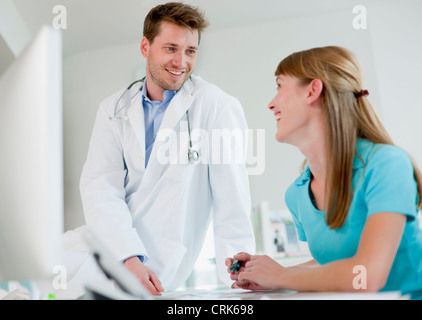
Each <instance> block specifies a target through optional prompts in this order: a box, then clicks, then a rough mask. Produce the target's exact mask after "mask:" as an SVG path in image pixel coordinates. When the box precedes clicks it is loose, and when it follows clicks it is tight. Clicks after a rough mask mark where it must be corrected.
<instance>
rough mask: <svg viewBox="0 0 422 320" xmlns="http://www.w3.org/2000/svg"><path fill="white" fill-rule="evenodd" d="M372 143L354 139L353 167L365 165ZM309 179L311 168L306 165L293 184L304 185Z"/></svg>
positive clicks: (360, 167)
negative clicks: (355, 152)
mask: <svg viewBox="0 0 422 320" xmlns="http://www.w3.org/2000/svg"><path fill="white" fill-rule="evenodd" d="M373 146H374V144H373V143H372V142H370V141H368V140H363V139H358V140H357V141H356V151H357V155H355V157H354V158H353V169H354V170H357V169H362V168H364V167H365V165H366V162H367V160H368V155H369V153H370V152H371V150H372V148H373ZM310 179H311V170H310V169H309V166H306V168H305V170H304V171H303V172H302V174H301V175H300V176H299V177H298V178H297V179H296V181H295V184H296V185H298V186H301V185H304V184H305V183H306V182H307V181H309V180H310Z"/></svg>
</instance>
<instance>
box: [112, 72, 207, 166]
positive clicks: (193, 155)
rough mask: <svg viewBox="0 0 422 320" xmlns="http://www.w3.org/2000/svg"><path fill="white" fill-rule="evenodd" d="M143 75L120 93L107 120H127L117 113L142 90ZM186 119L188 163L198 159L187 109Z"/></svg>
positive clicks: (193, 162)
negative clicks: (138, 85)
mask: <svg viewBox="0 0 422 320" xmlns="http://www.w3.org/2000/svg"><path fill="white" fill-rule="evenodd" d="M140 82H142V84H141V86H140V88H139V89H138V90H136V92H135V94H134V95H133V96H131V97H130V98H129V99H128V100H127V101H126V102H123V103H122V106H120V107H119V105H120V104H121V102H122V101H123V97H124V96H125V95H127V94H128V93H130V91H131V89H132V87H133V86H134V85H135V84H137V83H140ZM144 82H145V77H143V78H142V79H141V80H136V81H134V82H132V83H131V84H130V85H129V86H128V87H127V88H126V90H125V91H124V92H123V93H122V95H121V96H120V98H119V99H118V100H117V102H116V105H115V106H114V113H113V116H109V117H108V118H109V120H127V117H126V116H119V114H120V113H121V112H122V111H123V109H124V108H125V107H126V106H127V105H128V104H129V103H130V102H131V101H132V100H133V99H134V98H135V97H136V96H137V95H138V94H139V93H140V92H142V88H143V87H144ZM186 119H187V121H188V134H189V149H188V162H189V164H195V163H196V162H197V161H198V160H199V153H198V151H196V150H195V149H193V148H192V138H191V133H190V121H189V109H188V110H186Z"/></svg>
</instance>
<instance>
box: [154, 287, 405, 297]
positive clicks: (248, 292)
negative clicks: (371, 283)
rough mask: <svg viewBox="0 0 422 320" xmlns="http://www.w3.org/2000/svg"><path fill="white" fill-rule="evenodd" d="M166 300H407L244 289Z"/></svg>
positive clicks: (179, 294)
mask: <svg viewBox="0 0 422 320" xmlns="http://www.w3.org/2000/svg"><path fill="white" fill-rule="evenodd" d="M162 298H164V299H167V298H168V299H176V300H397V299H406V297H404V296H402V295H401V293H400V292H378V293H342V292H296V291H290V290H279V291H251V290H242V289H222V290H218V289H217V290H216V289H211V290H206V289H202V290H181V291H173V292H165V293H164V294H163V295H162Z"/></svg>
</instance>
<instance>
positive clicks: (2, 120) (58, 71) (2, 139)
mask: <svg viewBox="0 0 422 320" xmlns="http://www.w3.org/2000/svg"><path fill="white" fill-rule="evenodd" d="M62 105H63V104H62V35H61V32H60V31H59V30H53V29H52V28H50V27H47V26H44V27H42V28H41V30H40V31H39V33H38V34H37V36H36V37H35V38H34V39H33V41H32V42H31V43H30V44H29V45H28V47H27V48H26V49H25V50H24V52H23V53H22V54H21V55H20V56H19V57H18V58H17V59H16V60H15V61H14V62H13V63H12V65H11V66H10V67H9V68H8V69H7V70H6V71H5V72H4V74H3V75H2V76H1V78H0V282H5V281H10V280H19V281H20V280H38V279H46V278H50V277H51V276H53V269H54V267H55V265H56V264H58V263H59V261H60V252H61V236H62V234H63V211H64V209H63V133H62V132H63V125H62V123H63V122H62V113H63V111H62V109H63V108H62Z"/></svg>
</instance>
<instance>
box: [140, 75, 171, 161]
mask: <svg viewBox="0 0 422 320" xmlns="http://www.w3.org/2000/svg"><path fill="white" fill-rule="evenodd" d="M147 92H148V91H147V81H146V80H145V83H144V86H143V88H142V106H143V108H144V120H145V168H146V167H147V165H148V161H149V157H150V156H151V151H152V148H153V146H154V141H155V138H156V137H157V133H158V130H159V129H160V125H161V122H162V121H163V117H164V113H165V111H166V110H167V107H168V105H169V104H170V102H171V100H172V99H173V97H174V96H175V95H176V93H177V91H170V90H166V91H164V94H163V101H162V102H161V101H157V100H150V99H149V98H148V94H147Z"/></svg>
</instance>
